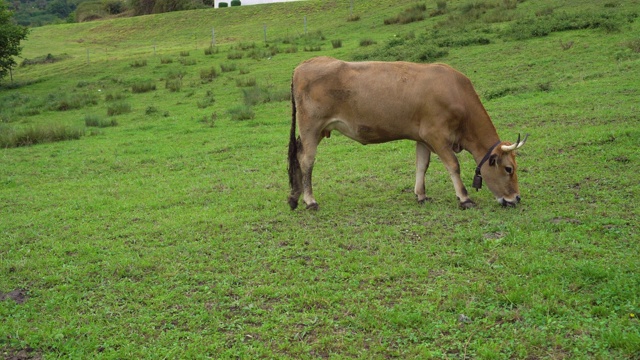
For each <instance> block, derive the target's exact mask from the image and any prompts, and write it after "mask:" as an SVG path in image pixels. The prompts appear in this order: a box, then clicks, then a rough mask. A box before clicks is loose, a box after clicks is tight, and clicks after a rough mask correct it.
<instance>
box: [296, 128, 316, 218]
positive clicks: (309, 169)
mask: <svg viewBox="0 0 640 360" xmlns="http://www.w3.org/2000/svg"><path fill="white" fill-rule="evenodd" d="M318 142H319V141H318V137H316V136H312V137H307V138H305V139H303V140H302V151H301V152H300V153H298V161H299V162H300V172H301V179H302V199H303V201H304V203H305V204H306V205H307V209H311V210H317V209H318V203H317V202H316V199H315V198H314V197H313V186H312V184H311V174H312V173H313V164H314V163H315V159H316V152H317V150H318Z"/></svg>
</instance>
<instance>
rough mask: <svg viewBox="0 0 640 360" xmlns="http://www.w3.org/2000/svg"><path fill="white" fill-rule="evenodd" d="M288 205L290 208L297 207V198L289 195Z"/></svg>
mask: <svg viewBox="0 0 640 360" xmlns="http://www.w3.org/2000/svg"><path fill="white" fill-rule="evenodd" d="M288 201H289V207H290V208H291V210H295V209H296V208H297V207H298V200H297V199H294V198H293V197H291V196H289V199H288Z"/></svg>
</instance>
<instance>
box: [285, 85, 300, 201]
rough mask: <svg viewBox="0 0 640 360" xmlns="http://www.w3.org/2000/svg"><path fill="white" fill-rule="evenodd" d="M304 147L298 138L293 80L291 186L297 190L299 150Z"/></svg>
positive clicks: (290, 144)
mask: <svg viewBox="0 0 640 360" xmlns="http://www.w3.org/2000/svg"><path fill="white" fill-rule="evenodd" d="M301 149H302V143H301V142H300V140H299V139H298V140H296V98H295V96H294V93H293V82H291V133H290V135H289V167H288V171H289V186H290V187H291V189H292V190H297V188H298V187H299V186H300V184H298V176H297V174H298V172H299V171H300V163H299V162H298V151H300V150H301Z"/></svg>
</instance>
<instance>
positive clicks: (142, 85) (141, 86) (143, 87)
mask: <svg viewBox="0 0 640 360" xmlns="http://www.w3.org/2000/svg"><path fill="white" fill-rule="evenodd" d="M155 90H156V84H155V83H154V82H153V81H141V82H137V83H135V84H133V85H131V92H132V93H134V94H141V93H146V92H149V91H155Z"/></svg>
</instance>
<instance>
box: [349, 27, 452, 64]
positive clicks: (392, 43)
mask: <svg viewBox="0 0 640 360" xmlns="http://www.w3.org/2000/svg"><path fill="white" fill-rule="evenodd" d="M448 53H449V51H448V50H447V49H442V48H439V47H437V46H435V45H432V44H431V41H430V40H429V39H427V38H426V35H424V34H423V35H421V36H418V37H416V36H415V35H413V34H409V35H407V36H405V37H393V38H391V39H390V40H388V41H387V42H386V43H385V44H383V45H379V46H376V47H375V49H373V50H371V51H368V52H360V53H356V54H355V55H354V56H353V59H354V60H356V61H363V60H379V61H412V62H433V61H434V60H436V59H438V58H441V57H444V56H446V55H447V54H448Z"/></svg>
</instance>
